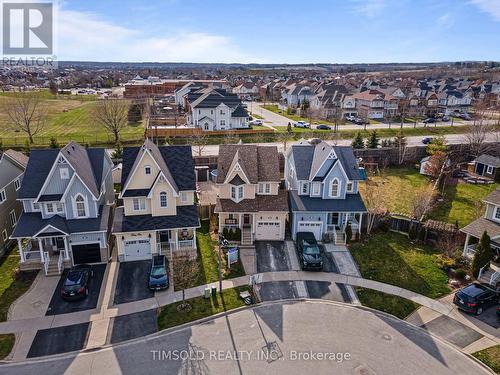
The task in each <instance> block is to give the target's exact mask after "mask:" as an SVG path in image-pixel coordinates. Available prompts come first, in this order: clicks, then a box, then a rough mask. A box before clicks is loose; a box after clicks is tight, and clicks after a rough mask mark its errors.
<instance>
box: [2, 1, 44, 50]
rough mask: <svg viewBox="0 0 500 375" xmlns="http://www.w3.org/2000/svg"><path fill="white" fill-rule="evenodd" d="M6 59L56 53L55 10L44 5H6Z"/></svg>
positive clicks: (3, 39) (4, 16)
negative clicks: (54, 43) (54, 51)
mask: <svg viewBox="0 0 500 375" xmlns="http://www.w3.org/2000/svg"><path fill="white" fill-rule="evenodd" d="M2 21H3V22H2V32H3V38H2V52H3V54H4V55H34V54H36V55H50V54H52V53H53V7H52V3H47V2H45V3H42V2H33V3H30V2H22V3H16V2H3V3H2Z"/></svg>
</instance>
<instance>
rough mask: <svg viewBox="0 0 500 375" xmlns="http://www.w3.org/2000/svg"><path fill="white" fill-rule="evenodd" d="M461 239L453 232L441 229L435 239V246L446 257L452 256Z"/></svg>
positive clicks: (455, 253)
mask: <svg viewBox="0 0 500 375" xmlns="http://www.w3.org/2000/svg"><path fill="white" fill-rule="evenodd" d="M461 244H462V241H461V239H460V237H459V236H458V235H457V233H455V232H447V231H441V232H440V233H439V237H438V240H437V247H438V248H439V249H441V251H442V252H443V254H444V255H446V256H447V257H448V258H454V257H455V256H456V255H457V253H459V249H460V247H461Z"/></svg>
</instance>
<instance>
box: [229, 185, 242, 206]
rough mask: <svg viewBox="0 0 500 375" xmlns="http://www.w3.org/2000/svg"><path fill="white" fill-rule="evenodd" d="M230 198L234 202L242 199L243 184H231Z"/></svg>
mask: <svg viewBox="0 0 500 375" xmlns="http://www.w3.org/2000/svg"><path fill="white" fill-rule="evenodd" d="M231 199H232V200H233V201H234V202H236V203H238V202H240V201H241V200H243V185H241V186H231Z"/></svg>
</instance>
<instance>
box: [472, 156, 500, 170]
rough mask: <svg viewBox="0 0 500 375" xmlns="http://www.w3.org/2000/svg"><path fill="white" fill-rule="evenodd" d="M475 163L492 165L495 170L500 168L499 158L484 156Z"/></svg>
mask: <svg viewBox="0 0 500 375" xmlns="http://www.w3.org/2000/svg"><path fill="white" fill-rule="evenodd" d="M474 162H476V163H481V164H485V165H491V166H492V167H494V168H500V158H497V157H496V156H491V155H486V154H483V155H480V156H479V157H477V158H476V159H475V160H474Z"/></svg>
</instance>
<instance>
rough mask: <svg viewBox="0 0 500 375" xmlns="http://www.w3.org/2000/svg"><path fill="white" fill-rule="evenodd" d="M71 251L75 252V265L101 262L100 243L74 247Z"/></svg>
mask: <svg viewBox="0 0 500 375" xmlns="http://www.w3.org/2000/svg"><path fill="white" fill-rule="evenodd" d="M71 250H72V251H73V262H74V263H75V264H82V263H100V262H101V248H100V245H99V243H90V244H85V245H73V246H71Z"/></svg>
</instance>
